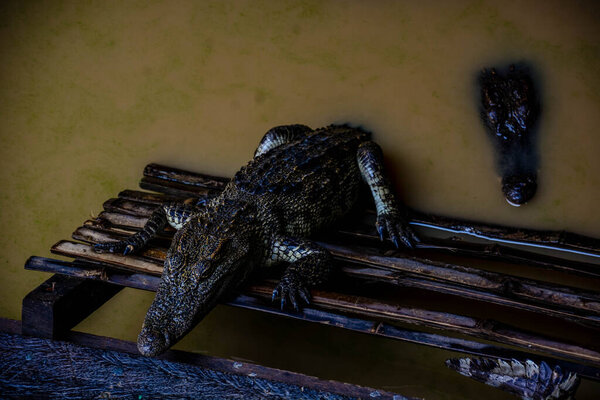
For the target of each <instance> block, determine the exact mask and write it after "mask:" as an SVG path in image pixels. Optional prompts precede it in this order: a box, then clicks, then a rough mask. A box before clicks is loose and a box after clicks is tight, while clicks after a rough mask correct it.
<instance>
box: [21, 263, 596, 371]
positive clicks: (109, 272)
mask: <svg viewBox="0 0 600 400" xmlns="http://www.w3.org/2000/svg"><path fill="white" fill-rule="evenodd" d="M25 268H26V269H29V270H35V271H44V272H52V273H59V274H66V275H71V276H76V277H81V278H85V279H94V280H101V281H104V282H110V283H113V284H116V285H122V286H126V287H133V288H136V289H143V290H148V291H156V290H157V288H158V283H159V281H160V278H158V277H156V276H149V275H145V274H138V273H133V274H130V273H127V272H120V271H116V270H113V269H111V268H105V267H103V266H100V265H98V264H92V263H88V262H86V261H83V260H76V261H72V262H68V261H59V260H53V259H49V258H43V257H31V258H30V259H29V260H27V263H26V264H25ZM224 304H227V305H230V306H234V307H241V308H246V309H250V310H255V311H260V312H266V313H269V314H273V315H277V316H282V317H287V318H293V319H300V320H303V321H309V322H313V323H320V324H324V325H327V326H335V327H338V328H342V329H349V330H352V331H355V332H360V333H364V334H369V335H376V336H382V337H386V338H389V339H395V340H401V341H405V342H411V343H415V344H420V345H426V346H431V347H436V348H439V349H444V350H449V351H457V352H461V353H465V354H471V355H475V356H480V357H491V358H501V359H504V360H510V359H513V358H515V359H526V358H529V359H532V360H536V361H542V360H546V361H547V362H551V363H553V364H560V365H561V366H563V367H564V368H565V369H568V370H570V371H574V372H577V373H578V374H579V375H581V376H582V377H585V378H588V379H593V380H600V368H594V367H591V366H586V365H584V364H576V363H573V362H568V361H564V360H558V359H554V358H549V357H543V358H542V357H539V356H537V355H535V354H532V353H527V352H523V351H518V350H513V349H509V348H503V347H498V346H495V345H492V344H489V343H480V342H475V341H472V340H468V339H461V338H453V337H449V336H444V335H440V334H435V333H426V332H418V331H414V330H410V329H402V328H399V327H396V326H393V325H390V324H388V323H385V322H381V321H375V320H370V319H363V318H359V317H351V316H348V315H340V314H336V313H333V312H331V311H325V310H320V309H315V308H311V307H307V308H304V309H303V310H302V313H296V312H290V311H287V310H281V309H279V308H277V307H276V306H274V305H273V303H272V302H269V301H265V300H264V299H260V298H258V297H253V296H249V295H246V294H239V295H237V296H236V297H235V298H233V299H230V300H226V301H225V302H224Z"/></svg>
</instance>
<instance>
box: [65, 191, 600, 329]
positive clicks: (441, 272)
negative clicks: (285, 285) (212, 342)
mask: <svg viewBox="0 0 600 400" xmlns="http://www.w3.org/2000/svg"><path fill="white" fill-rule="evenodd" d="M105 206H107V207H108V208H109V209H110V210H112V211H113V214H114V212H116V211H122V210H125V212H128V213H129V214H126V215H122V216H121V218H114V219H112V221H115V222H118V223H125V222H126V221H125V218H130V220H129V221H130V222H131V223H135V224H136V225H135V226H129V227H132V228H138V226H139V225H143V222H144V221H142V220H138V219H134V218H137V216H136V215H133V214H140V215H149V214H150V212H151V209H152V207H149V208H147V207H146V206H145V205H143V204H142V203H137V202H133V201H132V200H125V201H120V199H112V200H109V201H107V202H106V203H105ZM111 215H112V214H111ZM86 228H87V230H85V229H83V228H79V229H78V230H77V231H76V232H75V233H74V238H75V239H77V240H82V241H87V242H90V243H96V242H102V241H111V240H118V239H121V238H122V237H113V236H111V232H110V231H104V232H101V229H102V228H101V227H98V226H94V225H93V223H90V224H88V226H87V227H86ZM130 234H131V232H130ZM319 244H320V245H321V246H323V247H324V248H326V249H327V250H329V251H330V252H331V254H332V255H333V256H334V257H335V258H336V259H337V260H339V261H340V262H341V263H343V264H344V265H345V264H350V265H354V266H358V268H359V269H363V270H364V268H365V267H368V268H371V269H372V270H373V269H375V270H373V271H370V272H365V273H364V276H363V278H364V277H367V276H369V277H371V278H377V279H379V280H385V281H387V282H388V283H393V284H396V285H399V284H400V285H402V286H411V287H417V288H421V289H426V290H430V291H435V292H440V293H446V294H453V295H457V296H461V297H465V298H471V299H475V300H479V301H485V302H489V303H493V304H498V305H503V306H507V307H512V308H518V309H522V310H526V311H532V312H536V313H540V314H544V315H549V316H553V317H558V318H562V319H567V320H570V321H574V322H578V323H584V324H589V325H596V326H597V325H599V324H600V294H599V293H596V292H589V291H583V290H581V289H574V288H570V287H566V286H562V285H557V284H548V283H545V282H541V281H535V280H530V279H524V278H520V277H516V276H511V275H507V274H501V273H495V272H488V271H482V270H479V269H477V268H471V267H464V266H459V265H453V264H447V263H440V262H433V261H427V260H420V259H416V258H411V257H390V256H382V255H381V252H380V251H378V250H377V249H374V248H370V247H359V246H352V247H348V246H340V245H333V244H329V243H325V242H319ZM163 245H164V246H168V244H167V243H166V242H163ZM380 270H385V271H392V272H394V273H396V274H395V275H387V276H386V275H385V273H382V272H380ZM353 274H354V276H357V277H358V276H359V274H357V272H356V268H355V269H354V272H353ZM569 311H570V312H569Z"/></svg>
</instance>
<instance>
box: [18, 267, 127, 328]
mask: <svg viewBox="0 0 600 400" xmlns="http://www.w3.org/2000/svg"><path fill="white" fill-rule="evenodd" d="M121 289H122V287H120V286H117V285H112V284H110V283H106V282H100V281H93V280H91V279H81V278H74V277H71V276H64V275H58V274H56V275H53V276H52V277H51V278H50V279H48V280H47V281H46V282H44V283H42V284H41V285H40V286H38V287H37V288H35V289H34V290H33V291H31V292H30V293H29V294H28V295H27V296H25V298H24V299H23V309H22V316H21V318H22V332H23V334H24V335H28V336H37V337H43V338H49V339H56V338H58V337H60V336H61V335H63V334H64V333H66V332H68V331H69V330H70V329H71V328H73V327H74V326H75V325H77V324H78V323H79V322H81V321H82V320H83V319H84V318H86V317H87V316H88V315H90V314H91V313H92V312H94V311H95V310H96V309H97V308H98V307H100V306H101V305H102V304H104V303H105V302H106V301H108V300H109V299H110V298H111V297H113V296H114V295H115V294H117V293H118V292H119V291H120V290H121Z"/></svg>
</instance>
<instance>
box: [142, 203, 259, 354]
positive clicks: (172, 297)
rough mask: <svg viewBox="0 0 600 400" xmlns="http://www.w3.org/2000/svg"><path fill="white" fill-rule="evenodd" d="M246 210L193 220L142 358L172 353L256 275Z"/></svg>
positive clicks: (153, 315)
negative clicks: (230, 292) (227, 297)
mask: <svg viewBox="0 0 600 400" xmlns="http://www.w3.org/2000/svg"><path fill="white" fill-rule="evenodd" d="M244 211H245V208H244V207H243V206H242V207H241V208H240V207H238V206H237V205H233V206H232V205H227V206H223V207H221V208H218V209H217V210H215V211H214V212H213V213H211V217H210V219H209V218H206V217H205V216H197V217H194V218H192V219H191V220H190V221H188V222H187V223H186V225H184V227H183V228H182V229H180V230H179V231H178V232H177V233H176V234H175V237H174V239H173V242H172V244H171V247H170V249H169V251H168V253H167V257H166V260H165V264H164V270H163V274H162V279H161V282H160V285H159V287H158V291H157V293H156V297H155V298H154V302H153V303H152V305H151V306H150V309H149V310H148V313H147V314H146V318H145V320H144V324H143V326H142V331H141V332H140V334H139V336H138V343H137V345H138V349H139V351H140V353H142V354H144V355H147V356H154V355H157V354H160V353H162V352H164V351H165V350H167V349H168V348H169V347H171V346H172V345H173V344H174V343H176V342H177V341H178V340H179V339H181V338H182V337H183V336H184V335H185V334H186V333H187V332H189V331H190V330H191V329H192V328H193V327H194V326H195V325H196V324H197V323H198V322H199V321H200V320H201V319H202V318H204V316H206V314H208V312H209V311H210V310H212V308H214V307H215V305H216V304H217V302H218V301H219V300H220V299H221V297H222V295H223V294H225V293H226V292H227V291H228V290H230V289H233V288H235V286H237V284H238V283H239V282H242V281H243V280H244V279H245V277H246V276H247V274H248V273H249V271H251V270H252V268H249V264H251V263H252V259H253V257H250V250H251V238H252V237H251V232H250V230H249V226H251V225H250V224H249V222H250V221H249V219H248V218H249V216H248V213H247V212H244ZM240 214H241V215H240Z"/></svg>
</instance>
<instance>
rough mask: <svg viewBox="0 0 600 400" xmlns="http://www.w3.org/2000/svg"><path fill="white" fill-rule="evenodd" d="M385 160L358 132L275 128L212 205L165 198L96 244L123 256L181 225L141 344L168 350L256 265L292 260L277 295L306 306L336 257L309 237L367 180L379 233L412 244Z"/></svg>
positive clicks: (152, 350)
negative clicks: (139, 221) (118, 237)
mask: <svg viewBox="0 0 600 400" xmlns="http://www.w3.org/2000/svg"><path fill="white" fill-rule="evenodd" d="M382 161H383V160H382V152H381V149H380V148H379V146H378V145H377V144H375V143H374V142H372V141H371V140H370V134H369V133H367V132H365V131H363V130H361V129H356V128H351V127H348V126H335V125H332V126H328V127H326V128H321V129H317V130H312V129H310V128H309V127H307V126H304V125H286V126H279V127H275V128H273V129H271V130H270V131H268V132H267V133H266V134H265V136H264V137H263V139H262V141H261V142H260V144H259V146H258V149H257V150H256V153H255V155H254V159H253V160H251V161H250V162H249V163H248V164H247V165H246V166H245V167H242V169H241V170H240V171H238V172H237V174H236V175H235V177H234V179H233V180H231V181H230V182H229V184H228V185H227V186H226V188H225V189H224V191H223V192H222V193H221V194H220V195H219V196H218V197H216V198H214V199H212V200H211V201H209V202H208V203H206V204H196V205H188V204H183V203H169V204H164V205H162V206H161V207H159V208H158V209H157V210H155V211H154V212H153V213H152V215H151V216H150V218H149V220H148V222H147V223H146V225H145V226H144V228H143V229H142V230H141V231H140V232H138V233H136V234H135V235H133V236H131V237H129V238H127V239H126V240H123V241H119V242H113V243H102V244H97V245H96V246H95V249H96V250H97V251H110V252H119V253H124V254H127V253H130V252H134V251H136V250H139V249H140V248H142V247H143V246H144V245H145V244H146V243H147V242H148V240H150V238H151V237H152V236H153V235H155V234H156V233H157V232H158V231H161V230H162V229H163V228H164V227H165V226H166V224H167V223H169V224H170V225H172V226H173V227H175V228H176V229H178V231H177V233H176V234H175V236H174V238H173V242H172V244H171V247H170V248H169V251H168V253H167V257H166V260H165V264H164V271H163V274H162V279H161V282H160V285H159V288H158V291H157V293H156V297H155V299H154V302H153V303H152V305H151V306H150V309H149V310H148V313H147V315H146V318H145V320H144V324H143V327H142V331H141V333H140V335H139V337H138V349H139V351H140V352H141V353H142V354H145V355H156V354H159V353H161V352H163V351H165V350H166V349H168V348H169V347H170V346H171V345H173V344H174V343H175V342H176V341H178V340H179V339H181V338H182V337H183V336H184V335H185V334H186V333H187V332H188V331H189V330H191V329H192V328H193V327H194V326H195V324H196V323H198V322H199V321H200V320H201V319H202V318H203V317H204V316H205V315H206V314H207V313H208V312H209V311H210V310H211V309H212V308H213V307H215V305H216V304H217V302H218V301H219V300H220V299H221V298H222V296H223V295H225V294H226V293H227V292H230V291H231V290H232V289H235V288H236V287H238V286H239V285H240V284H242V283H243V282H244V281H245V280H246V278H247V277H248V276H249V275H250V274H251V273H252V271H253V270H255V269H256V268H258V267H262V266H267V267H268V266H272V265H275V264H278V263H282V262H284V263H289V265H288V267H287V269H286V270H285V272H284V274H283V277H282V278H281V281H280V282H279V284H278V285H277V286H276V287H275V290H274V291H273V299H275V298H277V297H279V298H280V299H281V307H282V308H283V307H284V306H285V305H286V303H288V302H289V303H291V306H292V307H293V308H294V309H296V310H297V309H299V307H300V305H301V303H302V302H304V303H306V304H308V303H309V302H310V292H309V288H310V287H312V286H315V285H318V284H320V283H322V282H324V281H325V280H326V278H327V276H328V274H329V270H330V266H331V255H330V254H329V253H328V252H327V251H326V250H325V249H323V248H322V247H320V246H318V245H317V244H316V243H314V242H311V241H310V240H307V239H306V237H308V236H309V235H311V234H312V233H314V232H316V231H318V230H319V229H321V228H323V227H325V226H327V225H328V224H330V223H332V222H334V221H335V220H337V219H339V218H340V217H341V216H343V215H344V214H346V213H347V212H348V211H349V210H350V209H351V208H352V206H353V205H354V203H355V201H356V199H357V197H358V193H359V187H360V182H361V180H364V181H365V182H366V183H367V185H368V186H369V188H370V190H371V193H372V195H373V198H374V200H375V206H376V210H377V222H376V226H377V230H378V232H379V235H380V236H381V238H382V239H383V238H384V236H385V235H387V236H389V238H390V239H391V240H392V241H393V242H394V244H395V245H396V246H397V247H398V246H400V244H403V245H404V246H406V247H409V248H410V247H412V246H413V244H414V243H415V242H416V241H418V239H417V237H416V236H415V235H414V234H413V232H412V231H411V229H410V228H409V226H408V223H407V219H406V213H405V210H404V209H403V207H402V206H401V204H400V203H399V202H398V201H397V200H396V198H395V196H394V194H393V191H392V188H391V185H390V182H389V180H388V178H387V177H386V174H385V171H384V169H383V162H382ZM289 303H288V304H289Z"/></svg>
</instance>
